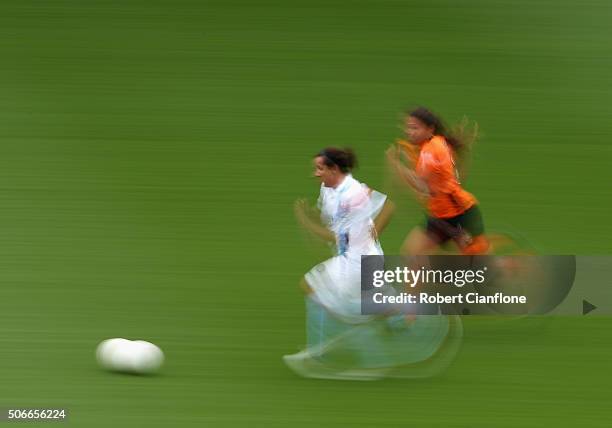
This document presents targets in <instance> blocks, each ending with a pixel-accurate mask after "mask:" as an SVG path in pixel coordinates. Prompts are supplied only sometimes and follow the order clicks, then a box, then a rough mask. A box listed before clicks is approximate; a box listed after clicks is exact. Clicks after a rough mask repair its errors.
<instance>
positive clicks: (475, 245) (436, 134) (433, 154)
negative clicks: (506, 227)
mask: <svg viewBox="0 0 612 428" xmlns="http://www.w3.org/2000/svg"><path fill="white" fill-rule="evenodd" d="M404 125H405V129H404V131H405V134H406V137H407V140H408V141H399V143H398V146H397V147H391V148H390V149H389V150H387V160H388V162H389V165H390V166H391V168H392V170H393V171H394V172H395V173H396V174H397V175H398V176H399V177H400V178H401V179H402V180H403V181H404V182H406V183H407V184H408V185H409V186H410V187H411V188H412V189H413V190H415V191H416V192H417V195H419V196H420V197H421V198H422V199H423V201H424V202H425V205H426V209H427V220H426V224H425V228H424V229H423V228H420V227H416V228H414V229H413V230H412V231H411V232H410V234H409V235H408V237H407V238H406V240H405V242H404V244H403V246H402V253H404V254H409V255H419V254H431V253H432V252H435V251H436V250H437V249H438V248H439V246H440V245H442V244H444V243H445V242H447V241H449V240H453V241H454V242H455V243H456V244H457V246H458V247H459V250H460V251H461V253H462V254H486V253H487V252H488V250H489V242H488V240H487V238H486V237H485V235H484V225H483V220H482V215H481V213H480V209H479V208H478V201H477V200H476V198H475V197H474V196H473V195H472V194H471V193H469V192H467V191H466V190H465V189H463V187H462V186H461V183H460V181H459V174H458V170H457V166H456V165H457V157H458V156H459V154H460V151H461V150H462V149H463V148H464V144H465V143H466V142H465V141H461V139H460V137H458V136H456V135H453V134H451V133H450V132H448V131H447V130H446V127H445V126H444V124H443V122H442V121H441V120H440V119H439V118H438V117H437V116H436V115H435V114H434V113H432V112H431V111H429V110H428V109H426V108H423V107H419V108H417V109H415V110H413V111H411V112H410V113H408V114H407V116H406V118H405V122H404ZM402 156H403V157H404V158H405V159H406V162H405V163H404V162H402V161H401V159H400V158H401V157H402Z"/></svg>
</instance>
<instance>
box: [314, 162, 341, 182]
mask: <svg viewBox="0 0 612 428" xmlns="http://www.w3.org/2000/svg"><path fill="white" fill-rule="evenodd" d="M313 163H314V169H315V170H314V175H315V177H317V178H318V179H319V180H321V183H323V185H324V186H325V187H333V185H334V184H335V183H336V181H337V169H338V168H335V167H329V166H327V165H325V162H324V160H323V157H322V156H317V157H316V158H314V161H313Z"/></svg>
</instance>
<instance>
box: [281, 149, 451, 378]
mask: <svg viewBox="0 0 612 428" xmlns="http://www.w3.org/2000/svg"><path fill="white" fill-rule="evenodd" d="M313 163H314V168H315V173H314V175H315V176H316V177H317V178H319V179H320V181H321V190H320V195H319V200H318V204H317V206H318V208H319V210H320V217H321V221H319V220H315V219H313V216H312V215H309V212H308V211H309V210H308V207H307V205H306V203H305V201H304V200H298V201H297V202H296V204H295V213H296V217H297V219H298V221H299V222H300V223H301V225H302V226H304V227H305V228H306V229H307V230H309V231H310V232H312V233H313V234H315V235H317V236H319V237H320V238H322V239H324V240H326V241H328V242H330V243H332V244H334V248H335V256H334V257H332V258H330V259H328V260H326V261H324V262H322V263H320V264H318V265H317V266H315V267H314V268H313V269H311V270H310V271H309V272H308V273H306V275H305V276H304V278H303V281H302V287H303V288H304V289H305V290H306V293H307V296H306V325H307V347H306V349H305V350H304V351H301V352H298V353H296V354H293V355H285V356H284V357H283V359H284V361H285V363H286V364H287V365H288V366H289V368H291V369H292V370H293V371H294V372H296V373H297V374H299V375H301V376H304V377H315V378H326V379H350V380H373V379H378V378H381V377H384V376H387V375H389V373H390V370H395V369H397V367H399V366H405V365H406V364H413V363H417V362H418V363H419V364H420V365H419V366H418V368H417V370H416V372H415V373H413V372H414V370H412V371H411V372H410V373H408V374H407V376H408V377H422V376H427V375H428V374H429V373H431V372H434V371H435V370H437V367H438V366H437V365H436V366H433V368H432V369H430V368H427V367H425V370H423V368H421V367H423V366H422V364H423V363H422V362H423V361H426V360H427V359H428V358H430V357H431V356H432V355H433V354H434V353H436V352H437V350H438V349H439V348H440V346H441V344H442V342H443V341H444V338H445V337H446V336H447V333H448V331H449V330H448V329H449V326H448V322H447V320H446V319H445V318H441V317H437V316H433V317H417V318H416V321H415V322H414V324H413V325H411V326H410V327H409V328H404V327H405V326H403V327H401V328H400V329H399V330H396V329H394V328H391V329H389V326H390V323H389V320H392V321H393V320H394V319H395V320H397V319H398V316H390V317H387V318H385V317H383V318H381V317H378V318H375V317H374V316H370V315H362V314H361V256H362V255H383V251H382V248H381V246H380V243H379V242H378V235H379V234H380V233H381V231H382V230H383V229H384V227H385V226H386V225H387V223H388V222H389V220H390V218H391V214H392V212H393V205H392V204H391V203H390V202H388V201H387V197H386V196H385V195H383V194H381V193H378V192H376V191H373V190H371V189H369V188H368V187H367V186H366V185H365V184H362V183H360V182H359V181H357V180H356V179H355V178H353V176H352V175H351V170H352V169H353V168H354V166H355V164H356V159H355V155H354V154H353V152H352V151H351V150H350V149H339V148H333V147H329V148H326V149H324V150H322V151H320V152H319V153H318V154H317V155H316V156H315V158H314V162H313ZM399 319H403V315H401V314H400V315H399ZM395 377H406V376H395Z"/></svg>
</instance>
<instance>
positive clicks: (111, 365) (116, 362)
mask: <svg viewBox="0 0 612 428" xmlns="http://www.w3.org/2000/svg"><path fill="white" fill-rule="evenodd" d="M96 359H97V360H98V363H99V364H100V365H101V366H102V367H103V368H105V369H107V370H112V371H117V372H124V373H138V374H150V373H155V372H156V371H158V370H159V368H160V367H161V366H162V364H163V362H164V353H163V352H162V350H161V349H159V347H157V346H155V345H154V344H152V343H150V342H146V341H144V340H126V339H121V338H116V339H107V340H104V341H103V342H102V343H100V344H99V345H98V348H97V350H96Z"/></svg>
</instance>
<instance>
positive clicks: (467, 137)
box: [407, 107, 479, 179]
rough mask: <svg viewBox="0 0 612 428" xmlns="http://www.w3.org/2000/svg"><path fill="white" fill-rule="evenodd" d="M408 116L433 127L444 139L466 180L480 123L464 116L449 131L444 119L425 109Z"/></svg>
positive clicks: (461, 174)
mask: <svg viewBox="0 0 612 428" xmlns="http://www.w3.org/2000/svg"><path fill="white" fill-rule="evenodd" d="M407 114H408V116H411V117H414V118H416V119H418V120H420V121H421V122H423V123H424V124H425V125H427V126H431V127H433V128H434V133H435V134H436V135H441V136H442V137H444V139H445V140H446V142H447V143H448V144H449V145H450V146H451V147H452V148H453V152H454V153H455V154H456V160H457V169H458V171H459V175H460V176H461V177H462V179H464V178H465V177H466V175H467V169H468V164H469V161H470V159H469V158H470V154H471V151H472V148H473V146H474V143H476V140H477V139H478V137H479V130H478V123H476V122H472V121H470V120H469V119H468V118H467V117H465V116H464V117H463V118H462V119H461V121H460V122H458V123H456V124H455V125H453V127H452V129H451V130H449V129H448V128H447V127H446V125H445V124H444V122H443V121H442V119H440V118H439V117H438V116H437V115H436V114H434V113H432V112H431V110H428V109H426V108H425V107H417V108H415V109H413V110H408V111H407Z"/></svg>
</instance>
